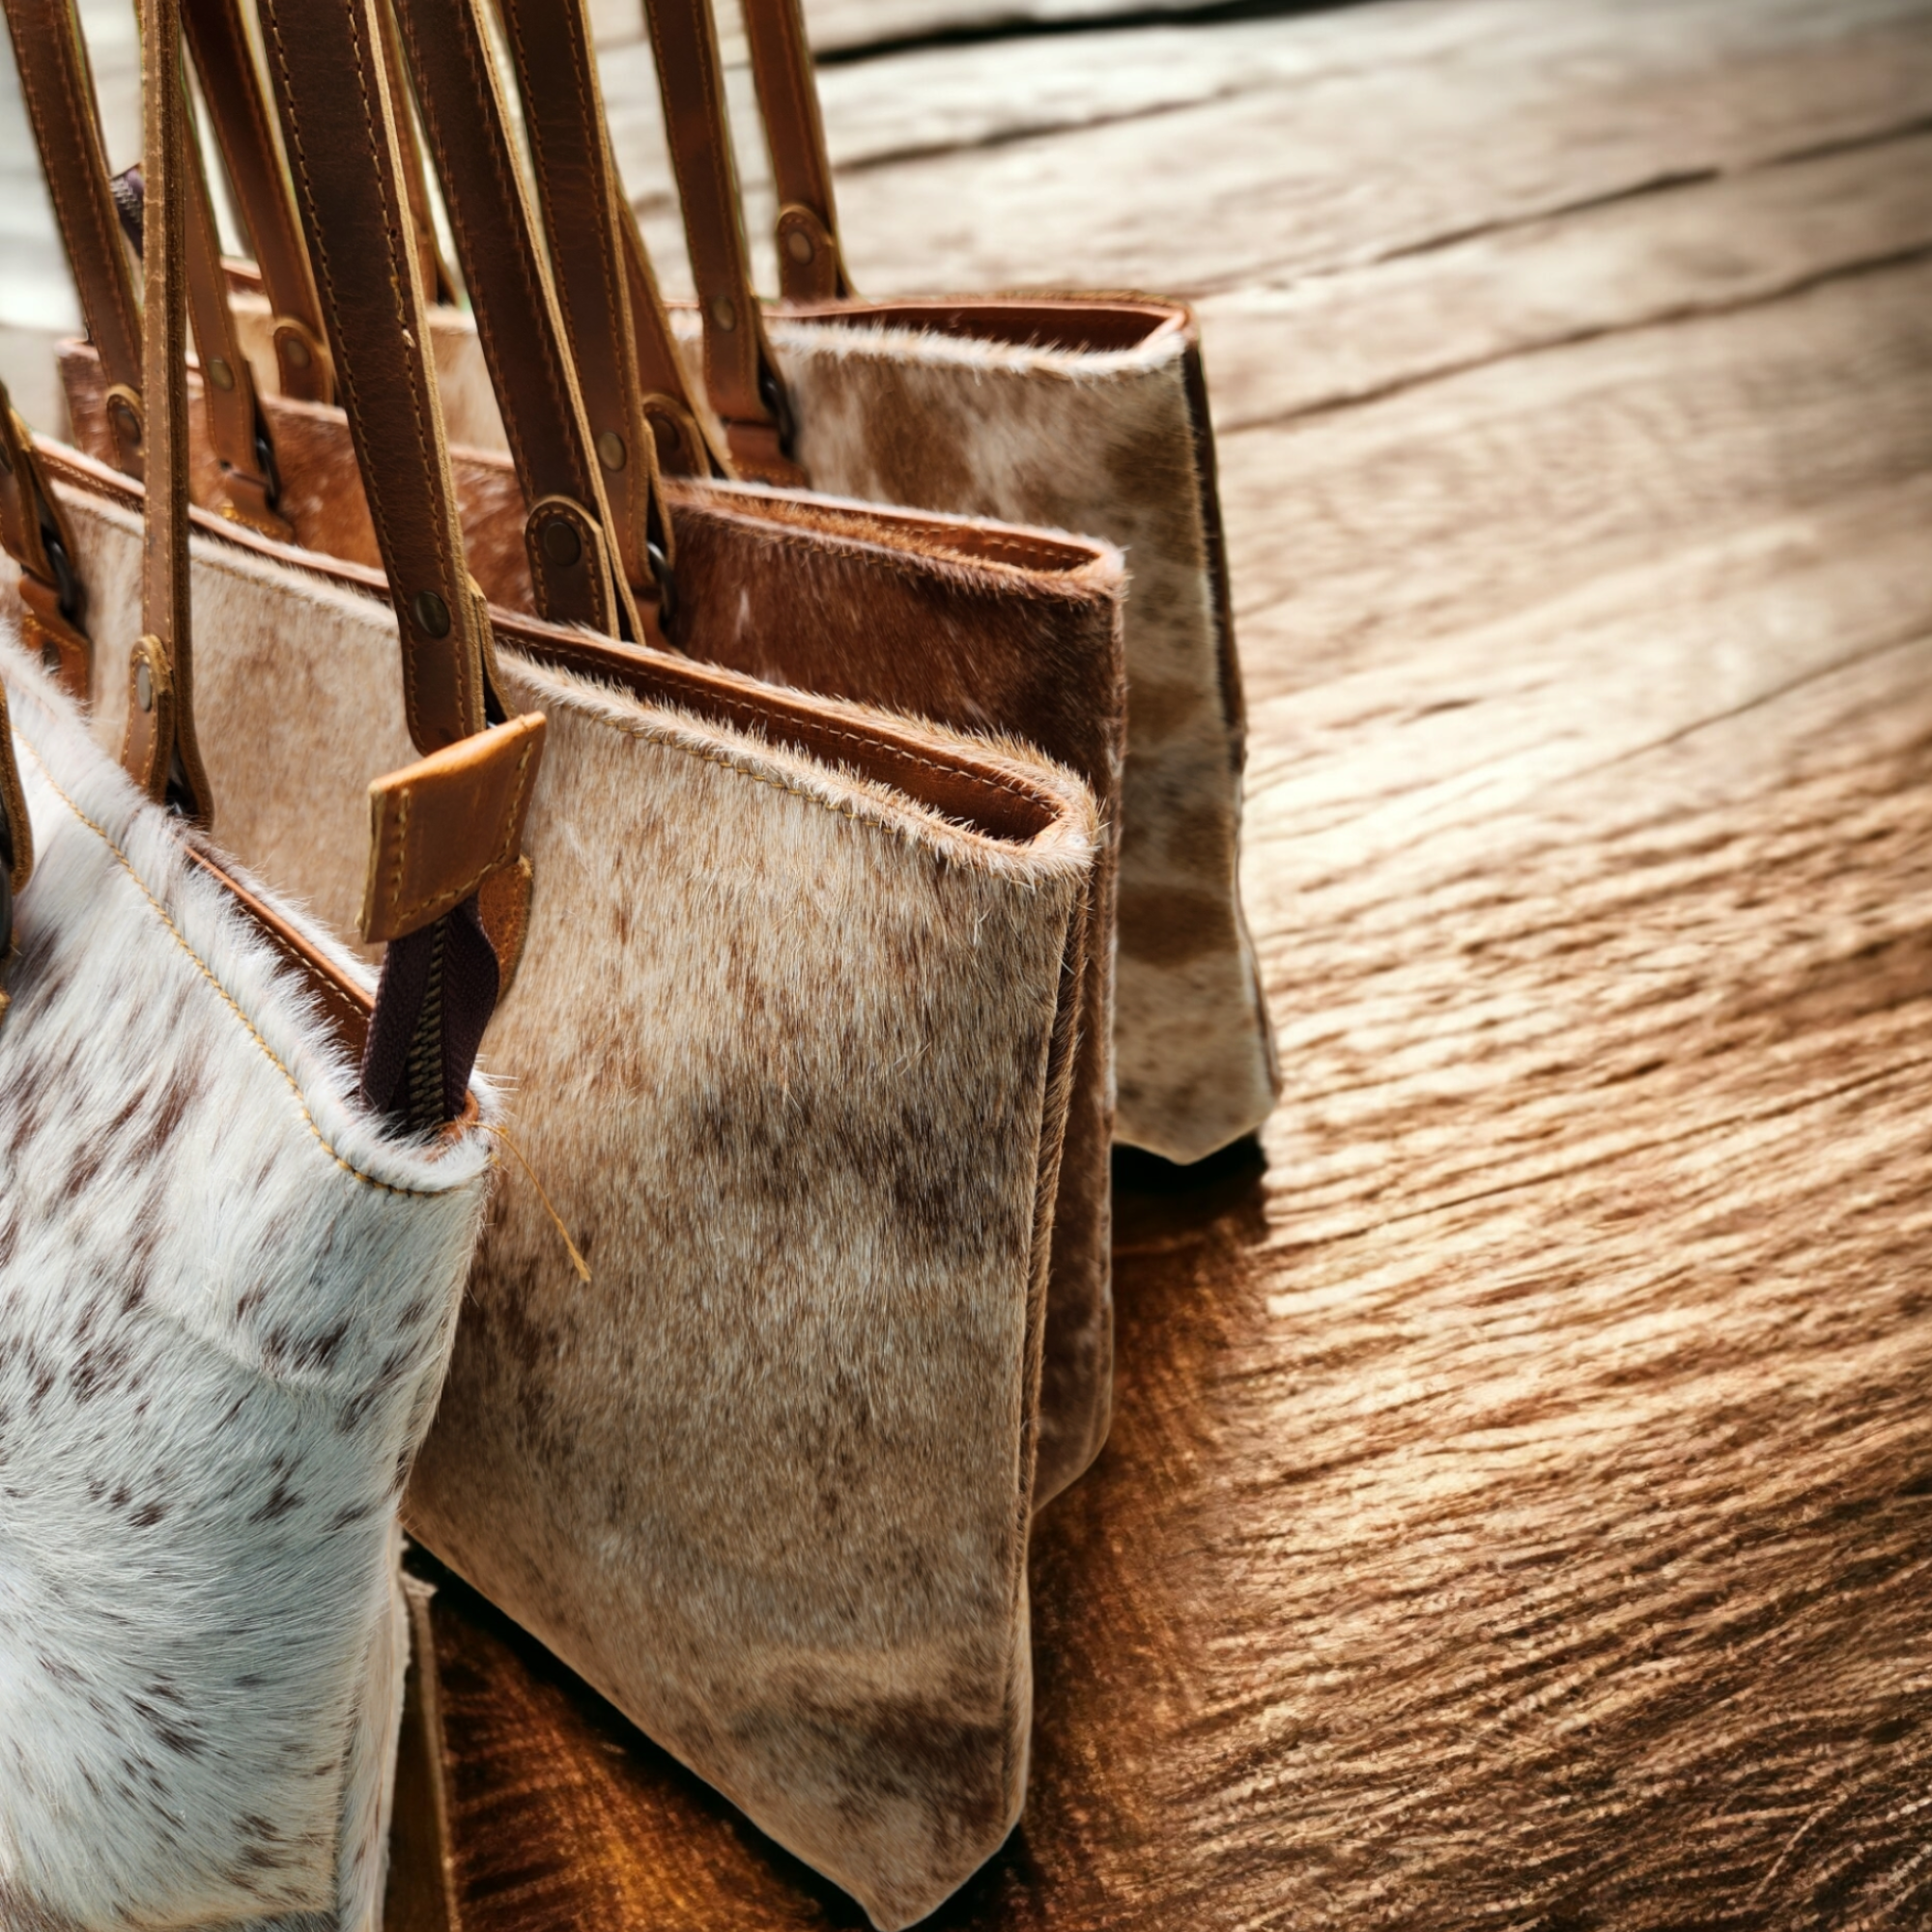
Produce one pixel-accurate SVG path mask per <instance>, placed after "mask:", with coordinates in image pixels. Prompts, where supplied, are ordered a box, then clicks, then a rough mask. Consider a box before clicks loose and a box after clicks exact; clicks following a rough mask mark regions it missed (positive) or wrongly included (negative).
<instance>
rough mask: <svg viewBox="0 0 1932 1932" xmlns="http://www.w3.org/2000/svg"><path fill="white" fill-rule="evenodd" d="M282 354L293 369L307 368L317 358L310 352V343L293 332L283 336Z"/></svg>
mask: <svg viewBox="0 0 1932 1932" xmlns="http://www.w3.org/2000/svg"><path fill="white" fill-rule="evenodd" d="M282 355H284V357H286V358H287V361H288V365H289V367H290V368H291V369H306V368H307V367H308V365H309V364H310V363H311V362H313V361H314V360H315V357H314V356H313V355H310V354H309V353H308V344H307V343H306V342H304V341H303V340H302V339H301V337H300V336H299V335H297V334H294V333H293V332H291V333H290V334H288V335H285V336H283V337H282Z"/></svg>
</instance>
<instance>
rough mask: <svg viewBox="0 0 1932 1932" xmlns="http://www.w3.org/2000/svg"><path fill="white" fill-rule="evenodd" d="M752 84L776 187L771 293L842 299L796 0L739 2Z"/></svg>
mask: <svg viewBox="0 0 1932 1932" xmlns="http://www.w3.org/2000/svg"><path fill="white" fill-rule="evenodd" d="M741 6H742V12H743V14H744V17H745V38H746V40H747V41H748V42H749V43H751V49H752V80H753V85H754V86H755V88H756V89H757V95H758V112H759V115H760V116H761V118H762V119H763V121H764V124H765V145H766V148H767V150H768V151H769V152H770V155H771V157H772V181H773V185H775V186H776V188H777V189H778V197H779V217H778V231H777V239H778V252H779V289H780V293H781V295H782V296H783V297H784V298H785V300H786V301H833V300H849V299H851V298H853V296H854V294H855V291H854V289H853V287H852V282H851V278H850V276H848V275H847V274H846V272H845V259H844V256H843V254H842V253H841V252H840V250H839V246H838V209H837V206H836V205H835V203H834V201H833V197H832V161H831V157H830V156H828V155H827V153H826V149H825V120H824V116H823V115H822V114H821V113H820V112H819V106H818V80H817V76H816V75H815V74H814V72H813V71H812V65H811V47H810V43H809V41H808V40H807V37H806V30H805V10H804V8H803V7H802V6H801V4H800V0H741Z"/></svg>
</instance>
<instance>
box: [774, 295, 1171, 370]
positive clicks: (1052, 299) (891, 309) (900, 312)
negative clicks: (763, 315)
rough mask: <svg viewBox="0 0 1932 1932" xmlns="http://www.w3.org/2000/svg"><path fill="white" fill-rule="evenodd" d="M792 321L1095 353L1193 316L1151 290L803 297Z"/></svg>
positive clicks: (1134, 343) (790, 312)
mask: <svg viewBox="0 0 1932 1932" xmlns="http://www.w3.org/2000/svg"><path fill="white" fill-rule="evenodd" d="M784 319H785V320H786V321H791V320H794V319H796V320H799V321H804V322H825V323H835V324H838V326H840V327H848V328H905V329H914V330H929V331H931V332H932V333H934V334H939V335H958V336H964V337H966V338H967V339H968V340H970V341H975V342H998V343H1005V344H1009V345H1010V346H1011V347H1013V348H1029V349H1065V350H1069V351H1072V352H1075V353H1080V352H1083V351H1084V352H1087V353H1090V354H1095V355H1107V354H1120V353H1121V352H1122V351H1125V350H1129V349H1139V348H1141V347H1142V346H1143V345H1144V344H1146V343H1149V342H1151V341H1152V340H1153V338H1154V337H1155V336H1156V335H1159V334H1160V333H1162V332H1163V331H1164V330H1165V331H1174V332H1177V333H1179V332H1182V331H1185V330H1188V329H1190V328H1191V327H1192V326H1193V318H1192V316H1191V314H1190V312H1189V310H1188V309H1187V307H1186V305H1185V304H1184V303H1182V302H1173V301H1163V300H1161V299H1159V298H1156V297H1151V296H1101V295H1094V296H1086V295H1066V296H1046V295H1014V296H974V297H971V298H961V297H958V296H917V297H913V298H901V299H898V300H895V301H876V302H868V301H853V302H801V303H798V304H796V305H795V306H791V307H788V308H786V309H785V311H784Z"/></svg>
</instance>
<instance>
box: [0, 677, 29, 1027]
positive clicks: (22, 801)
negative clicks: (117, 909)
mask: <svg viewBox="0 0 1932 1932" xmlns="http://www.w3.org/2000/svg"><path fill="white" fill-rule="evenodd" d="M0 817H4V818H5V819H6V822H7V848H8V851H9V853H10V855H11V858H12V864H11V865H9V867H8V868H7V888H8V891H9V893H10V894H17V893H18V892H19V890H20V888H21V887H22V886H24V885H25V884H26V883H27V881H28V879H30V878H31V877H32V876H33V871H34V820H33V816H32V814H31V813H30V812H29V811H28V810H27V795H26V793H25V792H24V791H22V790H21V789H20V767H19V764H18V761H17V760H16V759H15V758H14V727H13V725H12V723H11V722H10V721H9V719H8V716H7V688H6V686H5V685H4V684H0ZM13 943H14V934H13V913H12V908H11V907H9V909H8V924H7V929H6V930H5V931H4V932H0V958H3V957H4V956H5V952H6V951H7V949H8V948H10V947H11V946H12V945H13ZM4 998H5V995H4V994H0V999H4ZM0 1010H4V1008H0Z"/></svg>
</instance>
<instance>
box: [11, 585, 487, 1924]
mask: <svg viewBox="0 0 1932 1932" xmlns="http://www.w3.org/2000/svg"><path fill="white" fill-rule="evenodd" d="M202 623H203V628H204V632H205V635H206V636H207V637H209V638H210V639H213V638H215V637H217V636H218V635H219V629H220V624H221V618H220V615H219V613H218V612H214V611H207V612H204V613H203V617H202ZM0 659H4V667H3V668H4V675H5V680H6V686H7V692H8V696H9V699H10V703H11V706H12V711H13V725H14V743H15V745H16V747H17V750H18V757H19V764H20V767H21V774H22V780H23V783H24V789H25V794H26V798H27V801H28V807H29V810H30V812H31V817H32V824H33V834H34V843H35V848H36V851H37V853H38V864H37V866H36V868H35V871H34V874H33V877H32V879H31V880H30V881H29V883H28V884H27V886H26V887H25V888H24V890H23V891H22V892H21V894H20V895H19V898H18V900H17V903H16V906H15V934H16V939H17V945H18V952H17V955H16V956H15V958H14V961H13V963H12V966H11V969H10V971H9V976H8V990H9V991H10V993H11V995H12V1006H11V1009H10V1010H8V1011H7V1013H6V1014H5V1017H4V1019H0V1926H5V1927H6V1928H8V1932H126V1928H128V1927H132V1926H140V1927H143V1928H149V1932H174V1929H175V1928H188V1927H196V1928H200V1927H210V1926H229V1927H234V1926H238V1925H242V1924H246V1925H249V1926H254V1927H258V1928H263V1932H267V1928H279V1929H280V1932H296V1928H300V1932H377V1928H379V1927H380V1924H381V1918H382V1897H383V1881H384V1857H385V1852H384V1847H385V1841H386V1834H387V1814H388V1807H389V1803H390V1786H391V1780H392V1776H393V1763H394V1755H395V1737H396V1729H397V1722H398V1718H399V1713H400V1708H401V1698H402V1685H403V1673H404V1665H405V1662H406V1658H407V1650H408V1639H407V1626H406V1622H405V1618H404V1608H403V1602H402V1598H401V1595H400V1591H399V1582H398V1571H397V1555H398V1547H399V1531H398V1527H397V1510H398V1504H399V1502H400V1499H401V1494H402V1490H403V1485H404V1482H405V1479H406V1477H407V1475H408V1472H409V1469H410V1466H411V1463H412V1458H413V1455H414V1452H415V1449H416V1447H417V1445H418V1443H419V1442H420V1440H421V1438H422V1435H423V1433H424V1431H425V1430H426V1429H427V1428H428V1426H429V1421H430V1417H431V1414H432V1412H433V1410H434V1408H435V1405H436V1400H437V1392H438V1390H439V1388H440V1384H441V1381H442V1377H443V1371H444V1367H445V1364H446V1362H447V1359H448V1353H449V1349H450V1344H451V1340H452V1336H453V1334H454V1331H455V1326H456V1316H457V1310H458V1306H459V1303H460V1299H461V1295H462V1291H463V1284H464V1280H465V1277H466V1276H467V1274H468V1272H469V1264H470V1259H471V1256H472V1254H473V1252H474V1247H475V1242H476V1237H477V1234H478V1231H479V1228H480V1224H481V1220H482V1215H483V1208H484V1203H485V1196H486V1193H487V1183H488V1180H489V1164H488V1160H487V1152H486V1124H485V1121H484V1119H483V1114H485V1113H487V1112H489V1111H490V1109H491V1106H492V1103H491V1102H490V1101H489V1099H488V1097H487V1094H485V1095H483V1096H482V1097H481V1099H480V1101H479V1109H480V1111H478V1112H475V1113H473V1114H472V1116H471V1118H470V1119H469V1121H468V1122H467V1123H465V1124H462V1125H460V1126H458V1127H456V1128H453V1129H451V1130H450V1131H449V1132H448V1133H447V1134H446V1135H445V1136H443V1137H442V1138H440V1140H438V1141H436V1142H434V1143H432V1144H425V1143H423V1142H421V1141H416V1140H409V1139H404V1138H400V1137H398V1136H397V1135H396V1134H395V1133H393V1132H391V1131H390V1130H389V1129H388V1128H387V1127H386V1126H385V1125H384V1124H382V1123H381V1122H378V1121H376V1120H374V1119H372V1118H371V1116H370V1115H369V1113H368V1111H367V1110H366V1109H365V1108H364V1107H363V1105H362V1104H361V1102H360V1100H359V1098H358V1094H357V1083H356V1071H355V1064H354V1061H353V1059H352V1058H351V1057H350V1056H349V1055H348V1054H347V1053H346V1052H345V1051H343V1050H342V1048H341V1047H340V1046H338V1044H337V1043H336V1036H335V1034H334V1032H333V1031H332V1030H331V1027H330V1025H329V1024H328V1022H327V1019H326V1018H325V1015H324V1012H323V1009H322V1008H321V1006H320V1005H319V1003H318V1001H317V999H316V997H315V994H314V992H313V991H312V989H311V987H310V985H309V984H308V983H306V982H305V981H304V980H302V979H301V978H298V976H297V974H296V972H295V971H294V969H293V968H292V967H291V966H290V965H289V964H287V963H286V962H285V960H284V957H283V955H282V953H280V952H277V951H275V950H273V949H272V948H271V946H270V943H269V942H268V940H267V939H265V938H264V937H263V936H262V929H261V928H260V927H259V926H258V925H257V924H255V923H253V922H252V921H251V919H250V918H249V916H248V915H247V914H246V913H245V912H244V911H243V910H242V909H241V904H240V903H239V902H238V900H237V899H236V898H235V897H234V896H233V895H231V894H230V892H229V891H228V890H227V889H226V887H225V886H224V885H223V884H222V883H221V882H220V881H219V880H217V879H216V878H215V877H213V876H212V875H211V874H210V873H209V872H208V871H206V870H205V869H203V868H202V867H198V866H197V865H195V864H194V863H192V862H191V861H190V859H189V857H188V855H187V849H186V845H185V834H184V831H183V829H182V827H181V824H180V822H179V821H178V820H175V819H173V818H170V817H168V816H167V815H165V814H164V813H162V812H161V811H159V810H156V809H155V808H153V807H151V806H149V805H148V804H146V803H145V802H144V801H143V800H142V799H140V798H139V796H138V795H137V794H136V792H135V791H134V789H133V787H132V786H131V785H129V784H128V782H127V781H126V780H125V779H124V778H123V776H122V774H121V772H120V769H119V767H118V766H117V765H115V764H114V763H113V762H112V761H111V760H110V759H109V758H108V757H106V756H105V755H104V754H103V753H102V752H101V751H100V750H99V748H98V747H97V745H96V744H95V743H94V742H93V741H92V739H91V738H90V737H89V735H88V733H87V731H86V729H85V728H84V726H83V725H82V724H81V722H80V720H79V719H78V717H77V715H76V714H75V713H74V711H73V709H72V707H71V705H70V704H69V702H68V700H67V699H66V698H65V697H64V696H61V695H60V694H59V693H57V692H55V691H54V690H53V689H52V687H51V686H50V685H49V684H48V683H47V682H46V681H45V680H44V679H43V677H42V675H41V673H40V671H39V670H38V669H37V668H35V667H33V666H32V665H30V664H29V663H28V662H27V660H26V659H25V658H24V656H23V655H22V654H21V653H20V651H19V649H18V646H17V644H16V643H15V642H14V641H13V638H12V633H11V631H10V632H9V634H8V639H7V641H6V642H4V644H0ZM279 910H281V917H282V918H283V919H284V920H286V921H287V922H288V923H291V924H293V925H296V926H297V927H298V930H301V931H302V932H304V933H305V934H306V936H307V937H308V938H309V940H310V943H311V945H312V946H313V947H314V949H315V950H316V951H318V952H322V953H324V954H325V955H327V956H328V957H329V958H331V959H334V960H335V961H336V965H337V970H338V972H339V974H340V975H341V976H345V977H347V978H348V979H349V980H351V981H352V982H354V983H356V984H360V985H362V986H363V987H364V988H365V989H366V987H367V985H368V983H369V976H368V974H367V972H366V969H364V968H362V967H360V966H359V965H356V964H355V963H353V962H350V961H349V960H347V959H346V958H343V957H342V956H341V955H339V954H336V953H335V952H333V949H331V948H330V947H329V945H328V943H327V941H326V940H325V939H323V938H322V937H320V936H319V935H317V934H316V933H315V932H314V930H313V928H311V927H309V926H308V925H307V923H306V922H305V921H303V920H302V919H301V918H300V916H299V915H297V914H294V913H290V912H288V911H286V910H285V909H279Z"/></svg>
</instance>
